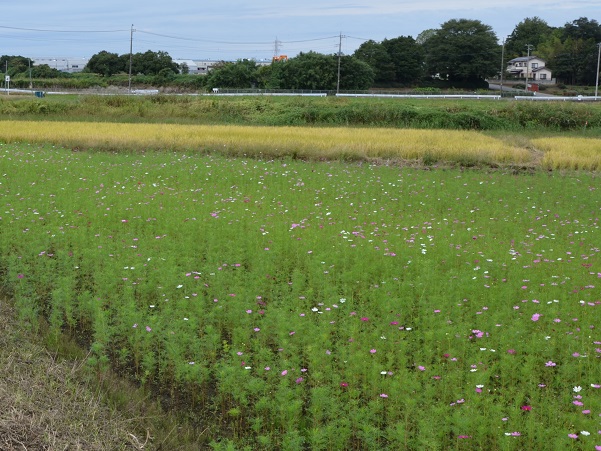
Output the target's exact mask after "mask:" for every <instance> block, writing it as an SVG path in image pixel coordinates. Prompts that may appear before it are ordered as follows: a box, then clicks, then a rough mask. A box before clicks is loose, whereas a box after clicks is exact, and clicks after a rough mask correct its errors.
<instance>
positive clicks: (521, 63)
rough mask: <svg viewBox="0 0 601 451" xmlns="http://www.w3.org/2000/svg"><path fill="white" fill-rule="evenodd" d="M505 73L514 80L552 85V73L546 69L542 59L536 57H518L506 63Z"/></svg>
mask: <svg viewBox="0 0 601 451" xmlns="http://www.w3.org/2000/svg"><path fill="white" fill-rule="evenodd" d="M507 72H508V73H509V74H511V75H512V76H513V77H516V78H523V79H526V76H527V77H528V80H533V81H540V82H543V83H544V82H548V83H553V82H554V80H553V73H552V72H551V71H550V70H549V69H548V68H547V67H546V62H545V60H544V59H542V58H539V57H538V56H530V57H527V56H520V57H519V58H514V59H512V60H510V61H509V62H508V63H507Z"/></svg>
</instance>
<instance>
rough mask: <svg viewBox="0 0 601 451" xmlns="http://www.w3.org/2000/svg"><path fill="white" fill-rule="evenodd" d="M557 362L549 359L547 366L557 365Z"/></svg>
mask: <svg viewBox="0 0 601 451" xmlns="http://www.w3.org/2000/svg"><path fill="white" fill-rule="evenodd" d="M556 365H557V364H556V363H555V362H554V361H553V360H549V361H548V362H547V363H545V366H556Z"/></svg>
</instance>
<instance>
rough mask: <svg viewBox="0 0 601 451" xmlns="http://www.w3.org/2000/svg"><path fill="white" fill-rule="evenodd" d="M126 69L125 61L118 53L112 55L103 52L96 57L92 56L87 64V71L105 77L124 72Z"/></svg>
mask: <svg viewBox="0 0 601 451" xmlns="http://www.w3.org/2000/svg"><path fill="white" fill-rule="evenodd" d="M125 67H126V66H124V64H123V60H122V59H121V58H120V57H119V55H117V54H116V53H110V52H107V51H106V50H103V51H101V52H99V53H96V54H95V55H92V57H91V58H90V60H89V61H88V64H86V67H85V69H84V70H85V71H86V72H91V73H93V74H100V75H103V76H105V77H110V76H111V75H114V74H118V73H119V72H124V71H125Z"/></svg>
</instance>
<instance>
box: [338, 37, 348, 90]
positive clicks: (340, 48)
mask: <svg viewBox="0 0 601 451" xmlns="http://www.w3.org/2000/svg"><path fill="white" fill-rule="evenodd" d="M342 38H346V36H343V34H342V32H340V40H339V41H338V79H337V81H336V94H338V93H339V92H340V57H341V56H342Z"/></svg>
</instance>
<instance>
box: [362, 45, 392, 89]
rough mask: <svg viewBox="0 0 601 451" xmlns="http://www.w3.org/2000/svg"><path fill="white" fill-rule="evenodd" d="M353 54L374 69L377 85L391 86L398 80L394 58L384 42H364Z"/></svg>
mask: <svg viewBox="0 0 601 451" xmlns="http://www.w3.org/2000/svg"><path fill="white" fill-rule="evenodd" d="M353 56H354V57H355V58H357V59H358V60H360V61H364V62H366V63H367V64H369V66H370V67H371V68H372V70H373V71H374V83H375V84H376V85H377V86H389V85H390V84H392V83H394V82H395V81H396V72H395V67H394V64H393V62H392V58H391V57H390V55H389V54H388V52H387V51H386V48H385V47H384V45H382V43H380V42H376V41H373V40H369V41H365V42H364V43H362V44H361V45H360V46H359V48H358V49H357V50H355V53H353Z"/></svg>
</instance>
